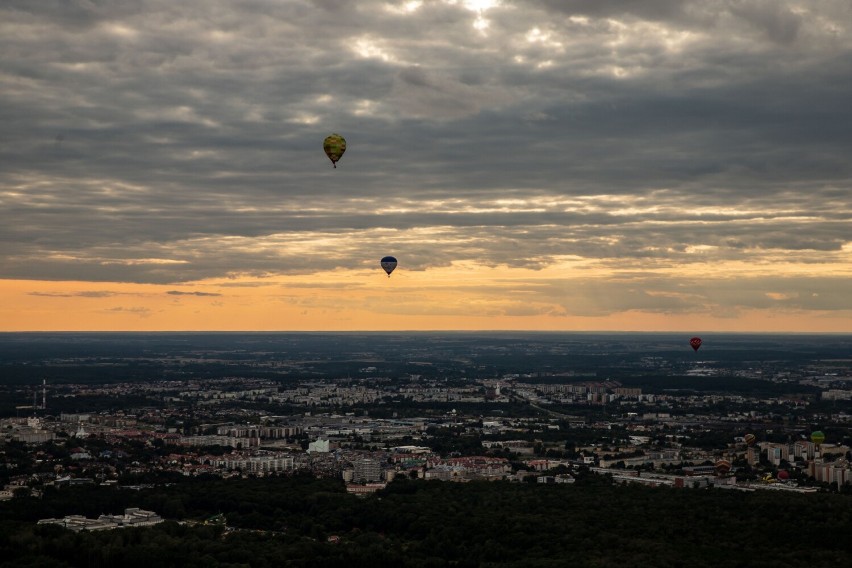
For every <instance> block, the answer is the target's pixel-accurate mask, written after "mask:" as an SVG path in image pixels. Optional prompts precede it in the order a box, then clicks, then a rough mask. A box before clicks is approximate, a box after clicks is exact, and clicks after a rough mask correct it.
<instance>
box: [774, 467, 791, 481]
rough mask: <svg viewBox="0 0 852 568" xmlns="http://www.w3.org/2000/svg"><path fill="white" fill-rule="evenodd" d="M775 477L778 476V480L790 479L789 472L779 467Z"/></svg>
mask: <svg viewBox="0 0 852 568" xmlns="http://www.w3.org/2000/svg"><path fill="white" fill-rule="evenodd" d="M776 477H777V478H778V481H787V480H788V479H790V474H789V473H787V470H786V469H779V470H778V475H777V476H776Z"/></svg>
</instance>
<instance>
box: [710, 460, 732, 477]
mask: <svg viewBox="0 0 852 568" xmlns="http://www.w3.org/2000/svg"><path fill="white" fill-rule="evenodd" d="M714 465H715V466H716V474H717V475H720V476H724V475H727V474H728V472H729V471H731V462H729V461H728V460H726V459H720V460H717V461H716V463H715V464H714Z"/></svg>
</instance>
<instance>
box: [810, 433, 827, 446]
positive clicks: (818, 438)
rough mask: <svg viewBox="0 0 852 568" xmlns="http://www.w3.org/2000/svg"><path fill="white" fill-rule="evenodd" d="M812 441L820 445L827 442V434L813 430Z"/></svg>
mask: <svg viewBox="0 0 852 568" xmlns="http://www.w3.org/2000/svg"><path fill="white" fill-rule="evenodd" d="M811 442H813V443H814V444H816V445H820V444H822V443H823V442H825V434H823V433H822V432H820V431H819V430H817V431H816V432H811Z"/></svg>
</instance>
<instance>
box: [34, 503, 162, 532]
mask: <svg viewBox="0 0 852 568" xmlns="http://www.w3.org/2000/svg"><path fill="white" fill-rule="evenodd" d="M162 522H163V519H162V517H160V516H159V515H158V514H157V513H154V512H153V511H145V510H143V509H138V508H136V507H133V508H129V509H125V510H124V514H123V515H101V516H100V517H98V518H97V519H87V518H86V517H84V516H82V515H69V516H67V517H64V518H62V519H41V520H39V521H38V524H39V525H59V526H61V527H65V528H66V529H70V530H72V531H74V532H80V531H103V530H112V529H120V528H124V527H149V526H152V525H156V524H158V523H162Z"/></svg>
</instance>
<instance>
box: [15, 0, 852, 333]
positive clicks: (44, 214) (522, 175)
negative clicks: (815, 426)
mask: <svg viewBox="0 0 852 568" xmlns="http://www.w3.org/2000/svg"><path fill="white" fill-rule="evenodd" d="M850 101H852V3H850V2H849V0H798V1H793V0H642V1H641V2H639V1H635V0H594V1H592V0H527V1H522V0H490V1H489V0H422V1H405V2H402V1H396V0H389V1H385V0H358V1H351V0H314V1H308V0H221V1H214V0H204V1H202V0H181V1H179V2H176V1H174V0H4V1H3V2H2V3H1V4H0V119H2V120H1V121H0V124H2V128H0V330H6V331H12V330H99V329H102V330H206V329H211V330H212V329H232V330H370V329H376V330H379V329H387V330H393V329H411V330H413V329H541V330H559V329H564V330H673V331H685V332H700V331H714V330H715V331H722V330H725V331H845V332H849V331H852V102H850ZM332 132H339V133H340V134H342V135H343V136H345V138H346V140H347V143H348V149H347V151H346V154H345V155H344V156H343V158H342V159H341V161H340V162H339V164H338V167H337V169H334V168H333V167H332V164H331V162H330V161H329V160H328V159H327V158H326V156H325V155H324V153H323V151H322V140H323V139H324V138H325V136H327V135H328V134H330V133H332ZM385 255H394V256H396V257H397V258H398V259H399V267H398V269H397V270H396V272H394V273H393V275H392V276H391V277H390V278H387V277H386V275H385V274H384V272H383V271H382V270H381V268H380V267H379V259H380V258H381V257H383V256H385Z"/></svg>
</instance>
